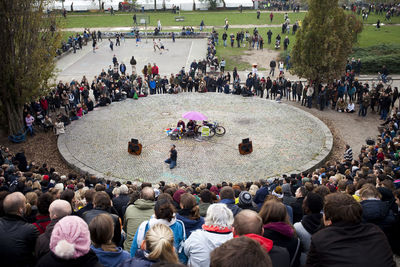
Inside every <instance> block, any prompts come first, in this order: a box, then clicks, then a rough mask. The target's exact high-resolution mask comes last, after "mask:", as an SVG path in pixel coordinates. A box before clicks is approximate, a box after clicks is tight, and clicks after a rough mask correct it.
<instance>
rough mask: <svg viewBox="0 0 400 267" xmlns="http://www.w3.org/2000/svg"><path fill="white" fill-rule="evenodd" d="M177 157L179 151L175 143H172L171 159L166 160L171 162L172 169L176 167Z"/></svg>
mask: <svg viewBox="0 0 400 267" xmlns="http://www.w3.org/2000/svg"><path fill="white" fill-rule="evenodd" d="M177 157H178V152H177V151H176V149H175V145H171V149H170V151H169V159H167V160H165V163H167V164H169V168H170V169H173V168H175V166H176V160H177Z"/></svg>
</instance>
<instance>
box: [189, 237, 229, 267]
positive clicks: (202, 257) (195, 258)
mask: <svg viewBox="0 0 400 267" xmlns="http://www.w3.org/2000/svg"><path fill="white" fill-rule="evenodd" d="M232 238H233V234H232V233H228V234H225V233H213V232H207V231H204V230H196V231H194V232H193V233H192V234H191V235H190V237H189V238H188V239H187V240H186V242H185V246H184V250H185V254H186V256H188V258H189V261H188V264H187V265H188V266H190V267H204V266H210V253H211V252H212V251H213V250H214V249H215V248H217V247H219V246H221V245H222V244H223V243H225V242H226V241H228V240H230V239H232Z"/></svg>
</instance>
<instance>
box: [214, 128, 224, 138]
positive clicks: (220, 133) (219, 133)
mask: <svg viewBox="0 0 400 267" xmlns="http://www.w3.org/2000/svg"><path fill="white" fill-rule="evenodd" d="M225 132H226V130H225V128H224V127H222V126H218V127H217V128H216V129H215V133H216V134H217V136H223V135H224V134H225Z"/></svg>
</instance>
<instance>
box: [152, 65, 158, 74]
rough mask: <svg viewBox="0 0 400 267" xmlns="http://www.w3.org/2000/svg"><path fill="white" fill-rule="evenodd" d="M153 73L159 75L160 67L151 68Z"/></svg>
mask: <svg viewBox="0 0 400 267" xmlns="http://www.w3.org/2000/svg"><path fill="white" fill-rule="evenodd" d="M151 73H152V74H155V75H157V74H158V67H157V66H153V67H152V68H151Z"/></svg>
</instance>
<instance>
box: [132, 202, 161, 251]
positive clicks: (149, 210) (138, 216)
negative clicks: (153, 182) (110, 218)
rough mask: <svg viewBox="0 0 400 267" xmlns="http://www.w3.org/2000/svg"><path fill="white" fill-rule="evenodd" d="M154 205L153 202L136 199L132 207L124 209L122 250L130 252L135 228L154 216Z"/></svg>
mask: <svg viewBox="0 0 400 267" xmlns="http://www.w3.org/2000/svg"><path fill="white" fill-rule="evenodd" d="M154 205H155V202H154V201H151V200H144V199H138V200H136V201H135V203H134V204H133V205H129V206H128V207H127V208H126V211H125V215H124V231H125V233H126V239H125V242H124V250H126V251H128V252H130V250H131V245H132V240H133V238H134V236H135V233H136V230H137V228H138V227H139V225H140V224H141V223H142V222H143V221H146V220H148V219H150V217H151V215H153V214H154Z"/></svg>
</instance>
